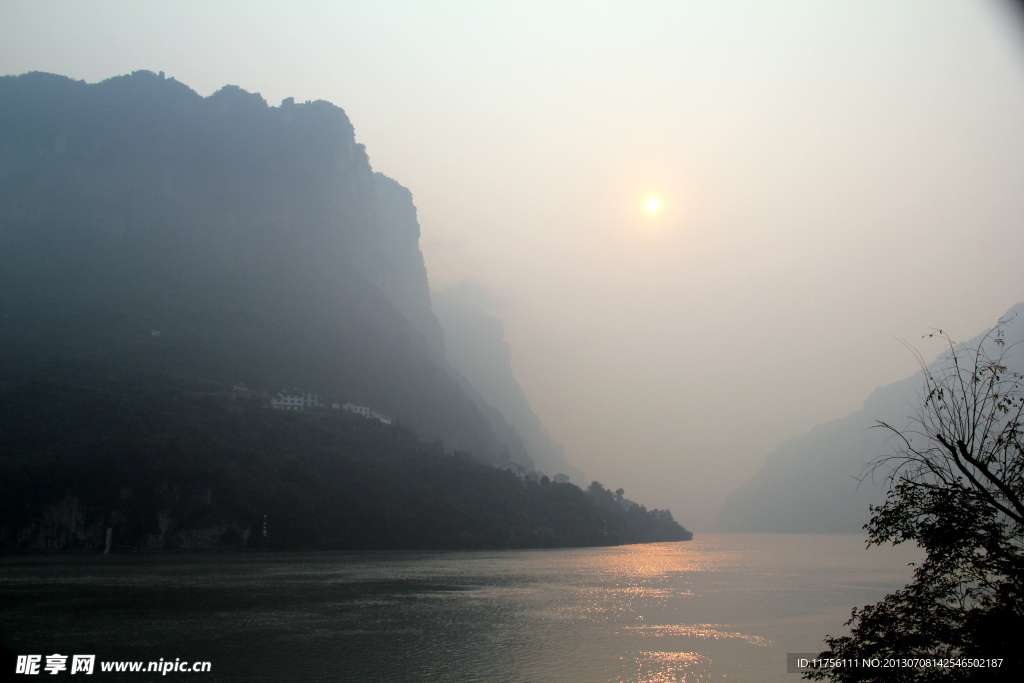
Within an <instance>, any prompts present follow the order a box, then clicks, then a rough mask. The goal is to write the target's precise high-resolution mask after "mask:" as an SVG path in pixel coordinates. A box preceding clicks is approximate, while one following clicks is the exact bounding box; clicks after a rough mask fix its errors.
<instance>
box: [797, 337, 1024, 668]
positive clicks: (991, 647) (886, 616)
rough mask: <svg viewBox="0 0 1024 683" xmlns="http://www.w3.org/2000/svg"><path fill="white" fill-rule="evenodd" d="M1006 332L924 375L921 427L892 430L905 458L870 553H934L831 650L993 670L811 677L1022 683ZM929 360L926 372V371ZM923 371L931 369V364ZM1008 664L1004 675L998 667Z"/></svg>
mask: <svg viewBox="0 0 1024 683" xmlns="http://www.w3.org/2000/svg"><path fill="white" fill-rule="evenodd" d="M1005 326H1006V321H1000V324H999V325H997V326H996V327H995V328H994V329H993V330H992V331H991V332H990V333H989V334H987V335H986V336H985V337H983V339H982V341H981V342H979V343H978V345H977V346H976V347H958V346H956V345H955V344H953V342H952V341H951V340H950V339H949V337H948V336H946V335H945V334H943V333H942V332H941V331H940V332H938V333H937V335H932V336H940V337H941V338H943V339H945V340H946V342H947V343H948V345H949V352H948V356H947V360H946V362H944V363H939V364H938V365H937V366H936V367H937V369H935V370H929V369H928V368H927V367H925V368H924V372H925V387H924V389H925V391H924V396H923V401H922V405H921V408H920V411H919V413H918V415H917V416H916V418H915V419H914V422H913V425H912V427H911V428H910V429H908V430H900V429H897V428H895V427H893V426H891V425H888V424H885V423H880V426H881V427H882V428H885V429H888V430H890V431H891V432H892V433H893V434H894V435H895V436H896V438H897V440H898V444H899V446H898V448H897V450H896V452H895V454H893V455H890V456H886V457H884V458H880V459H878V460H876V461H875V462H874V463H873V464H872V465H871V467H870V469H871V470H872V471H875V470H877V469H879V468H886V469H887V470H888V477H889V480H890V483H891V488H890V493H889V495H888V497H887V499H886V502H885V503H884V504H883V505H881V506H878V507H872V517H871V521H870V522H869V523H868V524H867V525H866V527H865V528H866V529H867V531H868V534H869V545H870V544H875V545H878V544H882V543H893V544H899V543H903V542H908V541H910V542H916V543H917V544H918V545H920V546H921V548H922V549H924V551H925V553H926V557H925V560H924V561H923V562H922V563H921V564H920V565H919V566H918V567H916V568H915V570H914V579H913V581H912V582H911V583H910V584H909V585H907V586H906V587H904V588H903V589H901V590H899V591H897V592H895V593H893V594H891V595H888V596H886V597H885V598H884V599H883V600H882V601H881V602H879V603H877V604H874V605H868V606H866V607H864V608H862V609H859V610H857V609H855V610H854V611H853V616H852V618H851V619H850V621H849V622H847V623H848V625H850V626H851V627H852V632H851V634H850V635H849V636H844V637H830V638H827V639H826V642H827V643H828V645H829V648H830V650H829V652H827V653H823V656H825V657H828V658H839V659H856V660H859V661H862V660H863V659H864V658H878V659H882V660H885V659H905V658H925V659H929V658H930V659H932V660H934V659H952V660H957V661H958V662H959V663H961V664H962V663H964V662H965V661H966V662H968V663H970V664H987V665H988V666H973V665H972V666H959V665H956V666H952V667H937V666H935V665H934V663H933V665H931V666H922V667H915V668H900V669H898V670H893V669H885V670H883V669H881V668H871V667H867V668H865V667H844V668H834V669H829V670H824V671H818V672H815V673H813V674H809V675H808V677H809V678H812V679H818V680H822V679H829V680H834V681H881V680H885V681H896V680H899V681H974V680H985V681H992V680H1004V679H1006V680H1011V679H1012V680H1019V679H1017V676H1019V675H1020V672H1021V664H1022V655H1021V650H1020V648H1019V646H1018V644H1017V642H1016V641H1017V639H1018V637H1019V634H1020V633H1021V632H1022V631H1024V600H1022V597H1024V502H1022V500H1024V434H1022V429H1024V381H1022V376H1021V374H1019V373H1017V372H1014V371H1013V370H1011V369H1010V367H1008V366H1009V362H1008V361H1009V359H1010V357H1011V355H1012V354H1013V352H1014V349H1012V347H1011V346H1007V345H1006V342H1005V337H1004V329H1005ZM922 360H923V359H921V358H920V357H919V361H922ZM922 365H924V363H923V362H922ZM1000 659H1001V660H1002V661H1001V666H999V667H998V668H992V666H991V664H992V663H993V661H992V660H1000Z"/></svg>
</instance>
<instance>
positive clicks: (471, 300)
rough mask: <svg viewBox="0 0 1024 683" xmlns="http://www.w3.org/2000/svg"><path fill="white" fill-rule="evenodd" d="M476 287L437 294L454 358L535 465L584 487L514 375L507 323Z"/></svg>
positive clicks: (467, 285)
mask: <svg viewBox="0 0 1024 683" xmlns="http://www.w3.org/2000/svg"><path fill="white" fill-rule="evenodd" d="M478 290H479V288H478V287H477V286H475V285H472V284H470V283H463V284H461V285H459V286H456V287H451V288H449V289H445V290H441V291H439V292H434V294H433V300H434V312H435V313H436V315H437V318H438V320H439V322H440V323H441V327H442V329H443V330H444V334H445V348H446V351H447V353H448V359H449V360H450V361H451V363H452V365H453V366H454V367H455V369H456V370H457V371H458V372H459V374H460V375H461V376H463V377H464V378H466V380H467V381H468V383H469V384H470V385H471V386H472V387H474V388H475V390H476V391H479V393H480V395H481V397H482V398H483V399H484V401H486V403H487V404H488V405H490V406H494V409H495V410H497V411H499V412H500V414H501V415H502V416H503V417H504V419H505V420H507V421H508V422H509V423H510V424H511V425H512V426H513V428H514V429H515V430H516V432H517V433H518V434H519V435H520V436H521V437H522V439H523V442H524V443H525V445H526V448H527V449H528V450H529V452H530V455H531V457H532V458H533V461H534V463H535V464H536V466H537V469H539V470H540V471H542V472H545V473H547V474H549V475H554V474H559V473H562V474H565V475H567V476H569V477H570V478H571V479H572V480H574V481H575V482H577V483H579V484H583V483H585V481H586V477H585V476H584V474H583V473H582V472H581V471H580V470H579V469H577V468H576V467H575V466H573V465H572V463H570V462H569V461H568V460H567V459H566V457H565V453H564V451H563V448H562V445H561V444H559V443H558V442H557V441H555V440H554V439H553V438H552V437H551V434H550V433H549V432H548V430H547V428H546V427H545V426H544V424H543V423H542V422H541V420H540V418H539V417H537V414H536V413H534V412H533V408H531V407H530V402H529V401H528V400H527V398H526V395H525V394H524V393H523V390H522V388H521V387H520V386H519V383H518V382H517V381H516V378H515V375H514V374H513V372H512V349H511V348H510V347H509V345H508V342H506V341H505V330H504V327H503V325H502V322H501V320H499V319H498V318H496V317H495V316H493V315H491V314H490V313H488V312H487V311H486V310H485V308H486V307H485V306H484V305H483V301H482V300H483V299H484V298H485V297H486V295H485V294H484V293H483V292H482V291H478Z"/></svg>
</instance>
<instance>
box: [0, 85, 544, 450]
mask: <svg viewBox="0 0 1024 683" xmlns="http://www.w3.org/2000/svg"><path fill="white" fill-rule="evenodd" d="M418 239H419V225H418V223H417V219H416V209H415V207H414V205H413V202H412V196H411V194H410V192H409V191H408V190H407V189H405V188H404V187H402V186H401V185H399V184H398V183H397V182H395V181H394V180H392V179H390V178H387V177H386V176H383V175H381V174H380V173H375V172H374V171H373V170H372V168H371V166H370V163H369V160H368V157H367V155H366V152H365V149H364V148H363V146H362V145H360V144H358V143H357V142H356V141H355V136H354V130H353V127H352V124H351V123H350V121H349V119H348V117H347V116H346V115H345V113H344V112H343V111H342V110H341V109H340V108H338V107H336V106H334V105H332V104H330V103H328V102H323V101H316V102H306V103H295V102H294V101H292V100H291V99H288V100H285V101H284V102H282V103H281V105H280V106H278V107H271V106H268V105H267V103H266V102H265V101H264V100H263V98H262V97H260V95H258V94H253V93H248V92H246V91H244V90H242V89H240V88H238V87H235V86H225V87H224V88H222V89H221V90H219V91H217V92H216V93H214V94H213V95H211V96H209V97H205V98H204V97H201V96H200V95H198V94H197V93H195V92H194V91H192V90H191V89H189V88H188V87H186V86H185V85H183V84H181V83H179V82H177V81H175V80H174V79H168V78H164V77H163V74H159V75H158V74H154V73H151V72H145V71H141V72H135V73H133V74H131V75H129V76H121V77H117V78H112V79H109V80H107V81H103V82H101V83H97V84H86V83H85V82H80V81H73V80H71V79H68V78H64V77H61V76H56V75H52V74H43V73H30V74H25V75H22V76H17V77H13V76H12V77H4V78H0V320H2V321H3V324H2V326H0V354H2V359H0V362H2V363H4V364H7V365H8V366H9V367H14V366H21V365H23V364H25V363H46V362H48V361H49V360H53V359H60V358H82V359H91V360H97V361H102V362H104V363H108V364H109V365H110V366H111V367H115V366H116V367H129V368H135V369H137V370H138V371H139V372H162V373H171V374H174V375H177V376H186V375H187V376H194V377H202V378H205V379H209V380H212V381H220V382H227V383H230V382H245V383H247V384H248V385H249V386H250V387H252V388H254V389H258V390H266V391H276V390H279V389H281V388H285V387H288V388H291V387H298V388H301V389H304V390H308V391H316V392H319V393H320V394H321V395H324V396H328V397H332V398H334V399H337V400H340V401H342V402H343V401H345V400H353V401H362V402H365V403H368V404H370V405H371V406H372V407H373V408H374V409H375V410H379V411H381V412H383V413H386V414H389V415H393V416H395V417H397V418H398V419H399V420H400V421H401V422H402V423H403V424H405V425H406V426H408V427H410V428H412V429H414V430H415V431H417V432H418V433H420V434H421V435H422V436H423V437H424V438H426V439H428V440H441V441H443V442H444V444H445V447H446V448H449V449H458V450H462V451H469V452H472V453H474V454H475V455H476V456H477V457H479V458H481V459H484V460H486V461H491V462H504V461H507V460H509V459H515V460H517V461H519V462H522V463H523V464H526V465H529V464H531V463H530V459H529V456H528V454H527V453H526V451H525V449H524V448H523V446H522V443H521V441H518V440H517V438H512V437H514V431H513V430H511V429H510V428H509V429H508V430H507V433H506V434H503V435H499V434H497V433H496V432H495V429H494V425H495V424H500V420H499V421H496V419H495V417H494V416H493V415H488V414H485V410H484V409H483V408H482V407H481V405H480V400H479V397H475V396H471V395H470V393H471V392H469V391H468V390H467V388H466V387H464V386H463V384H462V383H461V382H460V381H459V380H458V379H457V378H456V377H455V376H454V373H452V371H451V369H450V368H449V366H448V364H447V361H446V360H445V357H444V350H443V341H442V333H441V328H440V326H439V324H438V322H437V320H436V318H435V317H434V315H433V313H432V311H431V303H430V293H429V287H428V283H427V276H426V270H425V267H424V264H423V258H422V255H421V253H420V250H419V244H418ZM0 369H2V368H0ZM506 427H507V425H506ZM510 434H511V435H512V436H510Z"/></svg>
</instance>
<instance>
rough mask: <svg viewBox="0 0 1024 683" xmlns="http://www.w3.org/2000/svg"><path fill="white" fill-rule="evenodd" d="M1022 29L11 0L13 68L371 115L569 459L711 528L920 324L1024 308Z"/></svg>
mask: <svg viewBox="0 0 1024 683" xmlns="http://www.w3.org/2000/svg"><path fill="white" fill-rule="evenodd" d="M1018 30H1019V27H1018V26H1017V25H1015V24H1014V23H1013V20H1012V16H1011V15H1010V14H1009V13H1008V11H1007V9H1006V8H1005V7H1004V6H1003V5H1000V4H997V3H996V2H995V0H992V2H985V1H975V0H962V1H957V2H954V1H942V0H920V1H917V2H911V1H907V2H901V1H899V0H876V1H870V0H850V1H848V2H840V1H832V2H824V1H822V0H806V1H803V2H797V1H793V2H786V1H783V0H774V1H772V2H764V1H763V0H750V1H748V2H728V1H724V0H706V1H703V2H700V1H692V2H646V3H644V2H636V1H631V2H613V3H597V2H593V1H590V2H552V1H551V0H548V1H547V2H536V3H528V2H514V3H507V4H504V5H499V4H498V3H493V2H465V3H446V2H438V1H431V2H418V3H412V2H409V3H394V2H391V3H389V2H382V1H380V0H375V1H373V2H323V3H312V2H308V3H302V2H295V1H294V0H293V1H290V2H254V1H253V0H246V1H245V2H218V3H213V2H207V1H205V0H204V1H203V2H182V1H180V0H179V1H175V2H135V1H128V2H96V1H92V2H47V1H39V0H34V1H31V2H29V1H23V2H13V1H10V0H8V1H3V0H0V74H17V73H23V72H26V71H33V70H37V71H50V72H55V73H60V74H64V75H67V76H71V77H73V78H79V79H85V80H87V81H90V82H93V81H98V80H102V79H104V78H108V77H110V76H114V75H118V74H124V73H127V72H130V71H133V70H136V69H150V70H153V71H165V72H166V73H167V75H168V76H173V77H175V78H176V79H178V80H179V81H182V82H184V83H185V84H187V85H189V86H190V87H192V88H193V89H195V90H197V91H198V92H199V93H201V94H203V95H208V94H210V93H211V92H213V91H215V90H217V89H218V88H220V87H221V86H223V85H224V84H227V83H231V84H236V85H239V86H241V87H243V88H245V89H246V90H250V91H254V92H260V93H261V94H262V95H263V96H264V97H265V98H266V99H267V100H268V101H269V102H270V103H271V104H276V103H278V102H280V100H281V99H283V98H285V97H295V98H296V99H297V100H300V101H302V100H307V99H326V100H330V101H332V102H334V103H335V104H337V105H339V106H341V107H343V108H344V109H345V111H346V112H347V113H348V115H349V117H350V118H351V119H352V122H353V124H354V125H355V128H356V135H357V138H358V140H359V141H360V142H362V143H364V144H365V145H366V146H367V150H368V152H369V154H370V158H371V161H372V163H373V165H374V168H375V169H376V170H379V171H382V172H384V173H386V174H388V175H390V176H392V177H393V178H395V179H396V180H398V181H399V182H401V183H402V184H404V185H406V186H407V187H409V188H410V189H411V190H412V192H413V196H414V198H415V201H416V204H417V206H418V208H419V215H420V222H421V224H422V227H423V238H422V246H423V251H424V254H425V256H426V259H427V266H428V269H429V272H430V278H431V281H432V283H433V286H434V287H435V288H440V287H445V286H450V285H453V284H457V283H460V282H463V281H466V280H471V281H475V282H477V283H479V284H480V285H482V286H483V287H485V288H486V289H487V290H488V291H490V292H491V293H492V295H493V300H494V303H493V312H494V313H495V314H497V315H499V317H501V318H502V319H503V321H504V323H505V326H506V330H507V334H508V340H509V342H510V344H511V345H512V348H513V353H514V363H515V371H516V375H517V377H518V378H519V381H520V383H521V384H522V385H523V388H524V390H525V391H526V393H527V395H528V397H529V398H530V400H531V402H532V404H533V406H534V408H535V410H536V411H537V413H538V414H539V415H540V416H541V418H542V419H543V420H544V422H545V423H546V424H547V426H548V427H549V429H550V430H551V431H552V433H553V435H554V436H555V437H556V438H557V439H558V440H559V441H561V442H562V443H563V444H564V445H565V446H566V450H567V454H568V455H569V457H570V459H572V460H573V461H574V462H575V463H576V464H577V465H578V466H580V467H581V468H582V469H584V470H585V471H586V472H587V473H588V474H589V475H590V476H591V477H592V478H596V479H599V480H601V481H602V482H603V483H605V484H606V485H610V486H613V487H618V486H624V487H625V488H626V493H627V496H629V497H632V498H634V499H638V500H641V501H643V502H645V503H647V504H648V505H649V506H650V505H654V506H658V507H666V506H667V507H670V508H672V510H673V511H675V513H676V517H677V518H678V519H680V520H681V521H682V522H683V523H684V524H686V525H687V526H690V527H691V528H693V527H696V528H698V529H699V528H701V526H702V525H704V524H706V522H707V520H708V519H709V518H710V517H711V516H712V515H713V513H714V511H715V509H716V507H717V505H718V503H719V502H720V501H721V498H722V497H723V496H724V494H725V493H727V492H728V491H729V490H731V489H732V488H734V487H735V486H737V485H738V484H740V483H741V482H742V481H743V480H745V479H746V478H748V477H749V476H750V475H751V474H753V472H754V471H755V470H756V469H757V468H758V467H759V466H760V464H761V461H762V459H763V457H764V455H765V454H766V453H768V452H769V451H771V450H772V449H774V448H775V447H776V446H777V445H779V444H780V443H781V442H782V441H784V440H785V439H787V438H790V437H792V436H796V435H797V434H800V433H802V432H804V431H806V430H807V429H809V428H810V427H812V426H814V425H815V424H817V423H819V422H822V421H826V420H829V419H833V418H837V417H841V416H843V415H845V414H847V413H849V412H851V411H853V410H856V409H857V408H859V407H860V405H861V404H862V403H863V401H864V399H865V398H866V397H867V395H868V394H869V393H870V392H871V391H872V390H873V389H875V388H876V387H878V386H881V385H885V384H888V383H890V382H892V381H895V380H897V379H900V378H902V377H904V376H906V375H908V374H910V373H911V372H912V371H913V370H915V369H916V366H915V365H914V360H913V357H912V356H911V354H909V353H908V352H907V351H906V350H905V349H904V348H903V347H902V346H901V345H900V344H899V342H898V341H897V338H903V339H907V340H910V341H911V342H913V343H915V344H917V345H918V346H919V348H922V350H923V351H924V352H925V355H933V354H934V352H936V351H937V349H929V347H928V346H927V345H925V344H924V343H923V342H921V341H920V337H921V335H922V334H924V333H925V332H927V331H928V330H929V329H930V328H931V327H939V326H941V327H942V328H944V329H946V330H948V331H950V332H951V333H952V334H953V336H954V337H957V338H960V339H966V338H968V337H971V336H973V335H974V334H975V333H977V332H979V331H980V330H981V329H982V328H984V327H987V326H989V325H991V324H992V323H994V322H995V320H996V319H997V318H998V316H999V315H1000V314H1001V313H1003V312H1004V311H1005V310H1006V309H1008V308H1009V307H1010V306H1011V305H1013V304H1014V303H1017V302H1018V301H1020V300H1022V299H1024V267H1022V255H1024V229H1022V228H1024V225H1022V223H1024V47H1022V45H1021V44H1020V41H1019V40H1018ZM651 194H655V195H657V196H658V197H660V198H661V200H662V202H663V209H662V211H660V212H659V213H658V214H656V215H655V216H653V217H651V216H649V215H647V214H646V212H645V211H644V208H643V202H644V200H645V199H646V198H647V197H648V196H650V195H651ZM1022 324H1024V323H1022Z"/></svg>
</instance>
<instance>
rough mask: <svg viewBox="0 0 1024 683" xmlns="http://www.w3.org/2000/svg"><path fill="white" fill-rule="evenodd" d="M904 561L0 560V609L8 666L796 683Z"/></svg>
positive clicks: (529, 556)
mask: <svg viewBox="0 0 1024 683" xmlns="http://www.w3.org/2000/svg"><path fill="white" fill-rule="evenodd" d="M918 559H919V557H918V553H917V552H916V550H915V549H913V548H904V547H900V548H895V549H893V548H880V549H879V548H873V549H871V550H868V551H865V550H864V546H863V540H862V539H861V538H860V537H858V536H856V535H852V534H851V535H796V534H790V535H776V534H761V535H746V534H707V535H701V536H698V537H697V538H696V539H695V540H694V541H691V542H686V543H663V544H649V545H633V546H621V547H616V548H586V549H574V550H555V551H516V552H456V553H421V552H395V553H319V554H244V555H198V556H197V555H187V556H166V555H161V556H152V555H151V556H137V555H136V556H107V557H98V556H95V555H93V556H81V555H79V556H42V557H41V556H34V557H31V556H30V557H5V558H2V560H0V595H3V596H4V598H3V601H4V612H5V616H6V619H5V623H6V624H7V628H8V633H7V637H8V639H9V641H10V646H12V647H13V649H14V650H16V651H18V652H37V651H38V652H42V651H45V652H46V653H51V652H61V653H65V652H71V653H81V654H96V655H97V658H98V660H116V659H125V660H140V659H142V660H157V659H160V658H164V659H168V660H173V659H174V658H181V659H185V660H209V661H211V662H212V671H211V674H209V675H203V679H204V680H209V681H251V680H260V681H296V680H303V681H371V680H380V681H384V680H392V681H393V680H408V681H451V682H458V683H461V682H470V681H474V682H476V681H478V682H480V683H483V682H497V681H508V682H510V683H512V682H515V683H520V682H523V683H525V682H527V681H550V682H552V683H578V682H580V681H586V682H587V683H603V682H608V683H612V682H615V683H618V682H623V683H626V682H628V683H669V682H682V681H690V682H693V681H718V680H730V681H752V682H753V681H757V682H769V683H770V682H772V681H780V682H781V681H792V680H796V679H797V678H798V677H797V676H796V675H795V674H787V673H786V666H785V659H786V658H785V655H786V653H787V652H817V651H820V649H821V648H822V638H823V637H824V636H825V635H826V634H836V633H838V632H839V631H840V629H841V627H840V624H842V622H843V621H845V620H846V618H848V616H849V610H850V608H851V607H852V606H854V605H857V606H860V605H864V604H867V603H870V602H874V601H876V600H878V599H879V598H881V597H882V596H883V595H884V594H885V593H886V592H889V591H891V590H893V589H895V588H897V587H899V586H901V585H902V584H904V583H906V581H907V580H908V578H909V576H910V570H909V568H908V567H907V563H908V562H912V561H915V560H918ZM110 677H111V674H105V678H110ZM130 678H131V677H130V676H127V675H126V678H125V680H129V679H130ZM137 678H138V676H137V675H136V679H137Z"/></svg>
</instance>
